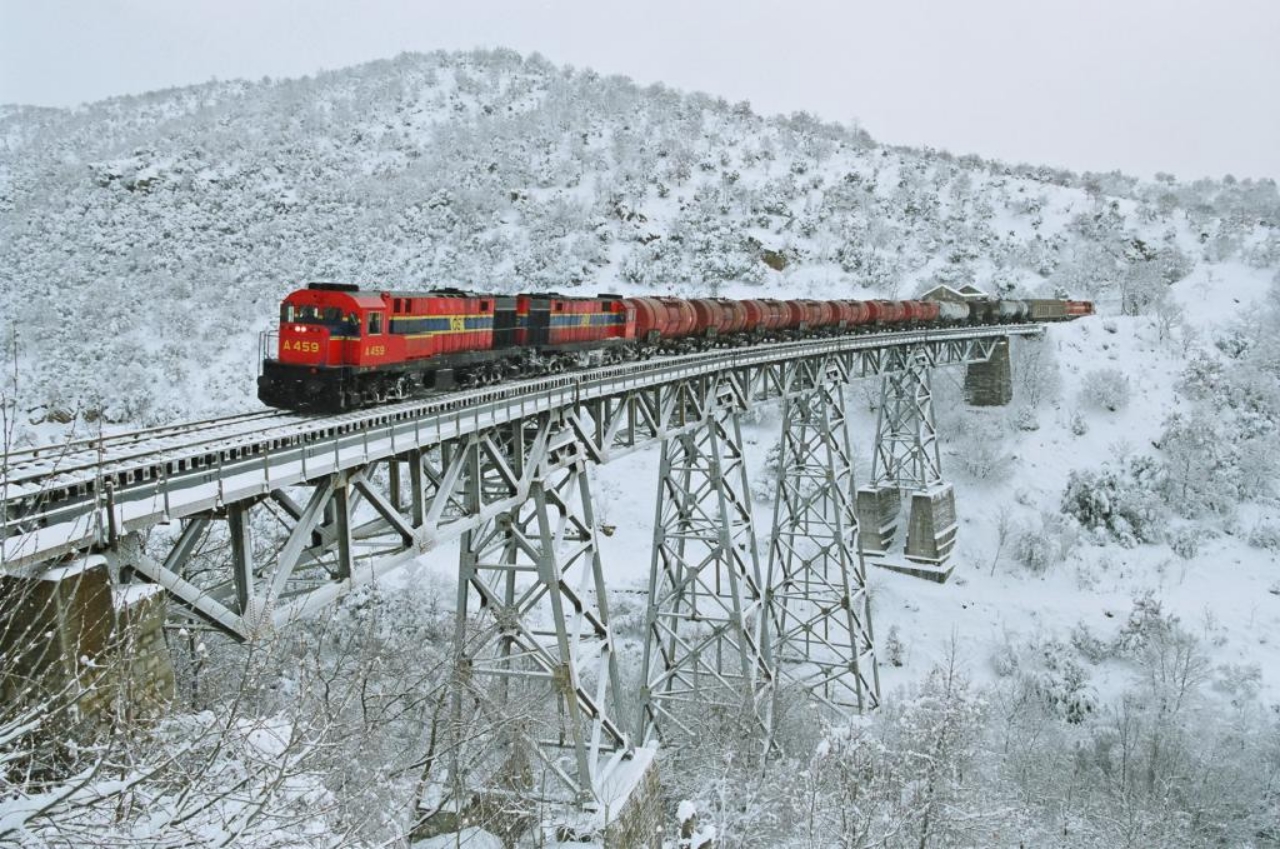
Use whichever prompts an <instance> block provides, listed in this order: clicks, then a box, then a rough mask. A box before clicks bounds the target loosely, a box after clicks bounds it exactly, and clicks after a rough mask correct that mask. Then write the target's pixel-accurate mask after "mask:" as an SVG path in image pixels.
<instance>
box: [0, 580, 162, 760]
mask: <svg viewBox="0 0 1280 849" xmlns="http://www.w3.org/2000/svg"><path fill="white" fill-rule="evenodd" d="M110 573H111V567H110V565H109V563H108V560H107V559H106V558H104V557H102V556H100V555H83V556H81V557H80V558H79V559H77V560H76V561H73V562H72V563H70V564H67V565H64V566H61V567H59V568H56V569H51V570H48V571H45V572H43V573H42V574H40V575H36V576H31V577H19V576H12V575H5V576H0V715H3V717H2V718H3V720H4V721H5V724H6V725H8V726H9V727H10V728H21V727H23V726H24V725H27V724H28V723H24V722H21V721H17V722H15V721H14V720H16V719H17V718H18V717H20V716H22V715H27V716H28V717H29V723H30V726H31V727H32V728H37V727H38V728H39V732H38V733H39V734H41V735H43V736H44V738H46V739H47V740H49V741H52V742H53V743H54V744H55V745H57V746H61V745H63V744H64V743H67V742H70V741H74V740H79V739H80V738H81V737H82V736H92V735H93V734H94V733H96V732H97V731H98V730H100V729H101V728H103V727H105V726H108V725H110V723H111V722H112V720H113V719H114V718H116V717H123V718H125V719H126V720H131V719H135V718H141V717H144V716H148V715H155V714H157V713H159V712H160V711H162V710H163V709H164V705H166V704H167V703H168V701H169V700H170V699H172V698H173V689H174V674H173V666H172V663H171V661H170V658H169V652H168V647H167V646H166V645H165V641H164V630H163V629H164V612H165V597H164V594H163V593H162V592H159V591H158V590H156V589H155V588H151V587H147V586H145V585H140V584H113V582H112V578H111V574H110ZM35 720H39V722H37V721H35ZM10 743H11V744H15V746H16V748H15V749H14V751H18V750H22V749H27V750H30V749H31V748H33V747H32V746H30V745H24V744H21V743H19V742H18V740H16V739H15V740H10Z"/></svg>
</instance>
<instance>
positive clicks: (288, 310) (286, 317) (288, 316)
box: [280, 304, 293, 324]
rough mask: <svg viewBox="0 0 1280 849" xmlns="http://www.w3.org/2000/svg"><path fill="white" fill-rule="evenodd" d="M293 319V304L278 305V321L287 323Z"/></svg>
mask: <svg viewBox="0 0 1280 849" xmlns="http://www.w3.org/2000/svg"><path fill="white" fill-rule="evenodd" d="M291 321H293V304H281V305H280V322H281V323H282V324H287V323H289V322H291Z"/></svg>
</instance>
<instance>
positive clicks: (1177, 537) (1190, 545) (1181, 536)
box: [1169, 528, 1203, 560]
mask: <svg viewBox="0 0 1280 849" xmlns="http://www.w3.org/2000/svg"><path fill="white" fill-rule="evenodd" d="M1202 535H1203V532H1201V531H1197V530H1196V529H1195V528H1179V529H1178V530H1177V531H1176V532H1174V533H1173V534H1171V535H1170V536H1169V547H1170V548H1172V549H1173V553H1174V554H1176V555H1178V556H1179V557H1181V558H1182V559H1183V560H1190V559H1192V558H1193V557H1195V556H1196V555H1197V554H1199V553H1200V537H1201V536H1202Z"/></svg>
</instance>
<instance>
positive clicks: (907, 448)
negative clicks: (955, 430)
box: [871, 351, 942, 490]
mask: <svg viewBox="0 0 1280 849" xmlns="http://www.w3.org/2000/svg"><path fill="white" fill-rule="evenodd" d="M904 366H905V367H904V368H903V370H902V371H900V372H896V373H889V374H886V375H885V376H884V377H883V378H882V379H881V381H880V411H879V414H878V416H877V418H876V441H875V453H874V454H873V457H872V463H871V484H872V486H880V485H882V484H891V485H895V486H897V487H898V488H899V489H915V490H925V489H929V488H930V487H932V486H934V485H936V484H938V483H940V482H941V481H942V461H941V459H940V458H939V456H938V429H937V426H936V425H935V424H934V418H933V389H932V386H931V384H930V367H929V363H928V361H927V360H926V359H925V357H924V356H923V352H921V351H913V352H912V355H911V356H910V357H908V358H907V361H906V363H905V364H904Z"/></svg>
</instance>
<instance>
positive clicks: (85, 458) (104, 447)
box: [0, 410, 301, 487]
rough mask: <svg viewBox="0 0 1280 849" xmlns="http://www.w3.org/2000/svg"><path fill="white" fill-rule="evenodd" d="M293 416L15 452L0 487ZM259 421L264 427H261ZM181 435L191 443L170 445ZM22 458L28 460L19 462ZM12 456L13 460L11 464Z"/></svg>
mask: <svg viewBox="0 0 1280 849" xmlns="http://www.w3.org/2000/svg"><path fill="white" fill-rule="evenodd" d="M298 418H301V416H299V415H298V414H297V413H289V412H285V411H281V410H255V411H254V412H252V413H240V414H236V415H231V416H223V417H220V418H214V419H204V420H199V421H191V422H180V423H178V424H173V425H162V426H159V427H154V428H146V429H143V430H137V431H129V432H127V433H120V434H113V435H104V436H103V437H102V438H98V437H94V438H92V439H78V440H73V441H71V442H65V443H62V444H61V445H44V446H39V447H32V448H21V449H17V450H15V451H9V452H7V453H5V454H3V455H0V456H2V458H3V459H4V461H5V465H4V469H3V473H2V474H0V487H13V486H16V485H18V484H21V483H24V482H27V481H32V480H40V479H43V478H51V477H54V476H57V475H65V474H71V473H74V472H77V471H83V470H85V469H97V468H102V467H104V466H106V465H108V464H115V463H119V462H122V461H126V460H131V459H138V458H141V457H149V456H152V455H154V454H156V453H157V452H158V451H164V450H173V449H175V448H182V447H184V446H185V445H202V444H206V443H208V442H209V441H211V440H213V439H216V438H232V437H237V436H243V435H246V434H250V433H254V432H256V431H255V430H248V429H246V430H241V429H239V428H237V425H241V424H246V423H250V424H254V425H256V426H257V428H256V430H257V431H262V430H269V429H271V428H272V427H277V426H279V425H280V424H281V423H283V422H288V421H292V420H296V419H298ZM264 421H266V422H270V424H267V425H265V426H263V425H261V424H260V423H261V422H264ZM228 429H234V432H233V433H226V432H225V431H227V430H228ZM184 436H192V437H194V441H180V442H178V443H177V444H173V440H175V439H177V440H181V438H182V437H184ZM122 450H123V451H124V452H125V453H121V452H122ZM40 452H43V454H41V453H40ZM24 454H30V455H31V456H30V457H28V458H26V459H23V456H22V455H24ZM14 457H18V461H17V462H16V463H15V462H14Z"/></svg>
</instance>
